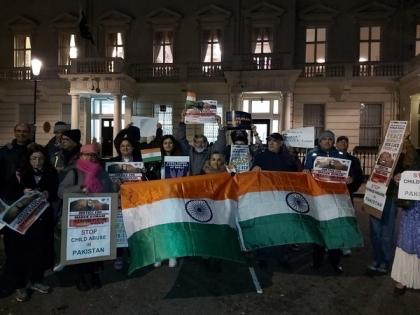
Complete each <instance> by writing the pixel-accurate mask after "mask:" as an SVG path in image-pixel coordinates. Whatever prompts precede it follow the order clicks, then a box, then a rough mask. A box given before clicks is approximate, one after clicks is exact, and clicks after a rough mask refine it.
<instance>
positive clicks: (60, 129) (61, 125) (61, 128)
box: [54, 121, 70, 133]
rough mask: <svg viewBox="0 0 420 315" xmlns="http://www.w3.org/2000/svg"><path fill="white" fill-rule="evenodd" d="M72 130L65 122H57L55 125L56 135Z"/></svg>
mask: <svg viewBox="0 0 420 315" xmlns="http://www.w3.org/2000/svg"><path fill="white" fill-rule="evenodd" d="M66 130H70V125H68V124H66V123H65V122H64V121H57V122H56V123H55V125H54V133H56V132H63V131H66Z"/></svg>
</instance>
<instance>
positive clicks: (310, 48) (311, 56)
mask: <svg viewBox="0 0 420 315" xmlns="http://www.w3.org/2000/svg"><path fill="white" fill-rule="evenodd" d="M305 61H306V63H314V62H315V44H306V56H305Z"/></svg>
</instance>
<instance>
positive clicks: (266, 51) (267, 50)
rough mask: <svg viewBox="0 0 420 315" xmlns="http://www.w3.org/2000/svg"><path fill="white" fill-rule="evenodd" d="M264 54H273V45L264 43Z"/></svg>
mask: <svg viewBox="0 0 420 315" xmlns="http://www.w3.org/2000/svg"><path fill="white" fill-rule="evenodd" d="M262 53H263V54H271V45H270V43H269V42H264V43H263V51H262Z"/></svg>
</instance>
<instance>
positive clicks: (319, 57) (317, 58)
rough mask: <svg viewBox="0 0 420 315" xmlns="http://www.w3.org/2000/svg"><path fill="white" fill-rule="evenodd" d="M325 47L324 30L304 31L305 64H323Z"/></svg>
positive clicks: (310, 29) (308, 29)
mask: <svg viewBox="0 0 420 315" xmlns="http://www.w3.org/2000/svg"><path fill="white" fill-rule="evenodd" d="M325 47H326V28H325V27H323V28H307V29H306V54H305V62H306V63H315V62H316V63H324V62H325V60H326V57H325Z"/></svg>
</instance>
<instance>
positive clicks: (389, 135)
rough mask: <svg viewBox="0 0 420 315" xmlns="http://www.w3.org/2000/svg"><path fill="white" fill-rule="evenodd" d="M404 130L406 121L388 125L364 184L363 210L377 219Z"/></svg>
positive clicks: (402, 139) (380, 212) (397, 156)
mask: <svg viewBox="0 0 420 315" xmlns="http://www.w3.org/2000/svg"><path fill="white" fill-rule="evenodd" d="M406 128H407V121H397V120H393V121H391V122H390V123H389V126H388V130H387V132H386V135H385V139H384V142H383V144H382V146H381V149H380V150H379V153H378V158H377V160H376V163H375V165H374V167H373V171H372V174H371V175H370V177H369V180H368V182H367V183H366V191H365V197H364V199H363V203H364V205H363V209H364V210H365V211H366V212H367V213H369V214H370V215H373V216H375V217H377V218H381V217H382V211H383V208H384V206H385V201H386V191H387V189H388V185H389V182H390V180H391V178H392V174H393V172H394V169H395V166H396V165H397V161H398V158H399V156H400V153H401V149H402V144H403V141H404V134H405V130H406Z"/></svg>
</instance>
